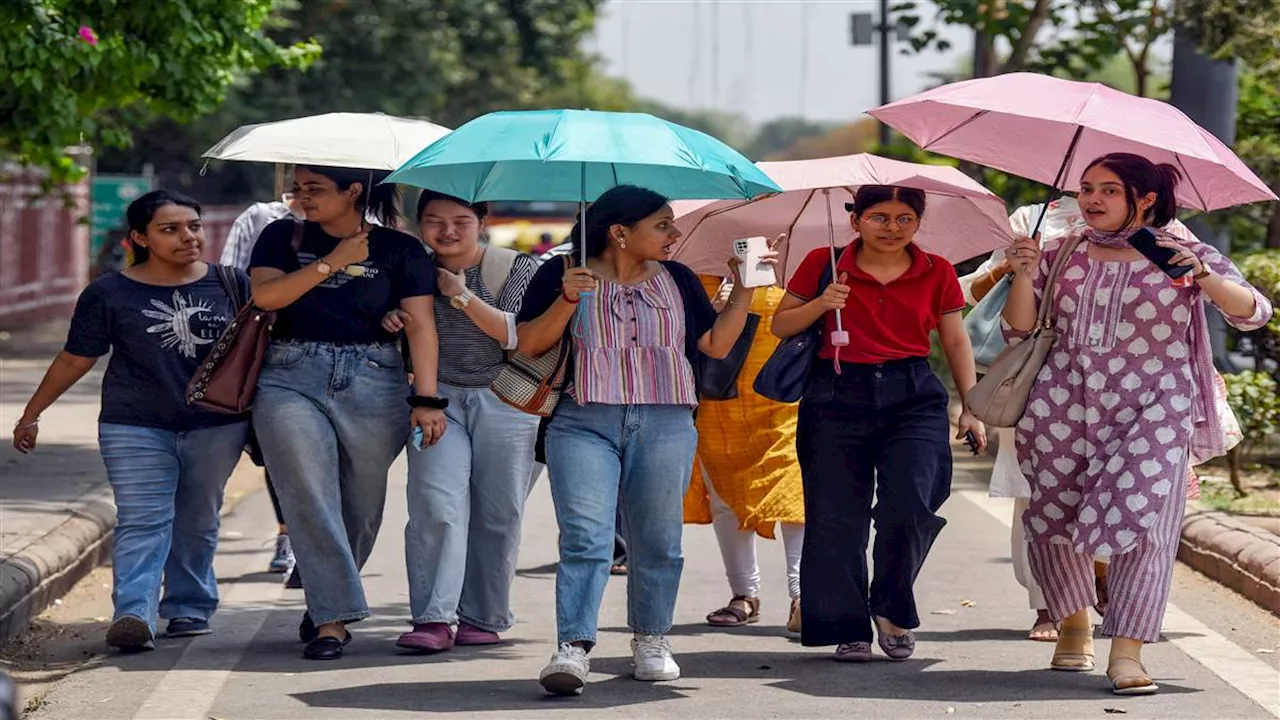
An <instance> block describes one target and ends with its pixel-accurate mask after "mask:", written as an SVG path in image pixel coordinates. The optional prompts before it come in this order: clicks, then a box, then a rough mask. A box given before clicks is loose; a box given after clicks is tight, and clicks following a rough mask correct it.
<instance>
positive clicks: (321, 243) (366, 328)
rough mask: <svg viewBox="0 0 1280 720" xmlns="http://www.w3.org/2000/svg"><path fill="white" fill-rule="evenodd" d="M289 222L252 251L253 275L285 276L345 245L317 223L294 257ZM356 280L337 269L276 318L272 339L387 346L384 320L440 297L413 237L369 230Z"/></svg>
mask: <svg viewBox="0 0 1280 720" xmlns="http://www.w3.org/2000/svg"><path fill="white" fill-rule="evenodd" d="M294 222H295V221H294V220H293V219H291V218H286V219H284V220H277V221H276V222H273V223H271V224H270V225H268V226H267V227H266V228H265V229H264V230H263V231H262V235H260V236H259V237H258V242H257V244H256V245H254V248H253V256H252V259H251V260H250V261H249V269H250V270H251V271H252V269H253V268H256V267H269V268H275V269H277V270H282V271H284V272H286V273H291V272H294V271H296V270H298V269H300V268H302V267H303V266H305V265H309V264H311V263H313V262H315V261H316V260H317V259H319V258H321V257H324V256H325V255H327V254H329V253H331V252H333V249H334V248H336V247H337V246H338V243H339V242H341V239H340V238H336V237H333V236H332V235H329V234H328V233H326V232H325V231H324V229H323V228H321V227H320V225H319V224H317V223H311V222H309V223H306V229H305V230H304V231H303V234H302V246H301V248H300V249H299V250H298V252H297V253H296V254H295V253H294V251H293V223H294ZM360 267H362V268H363V270H362V271H358V274H350V271H348V272H343V271H342V268H337V267H335V268H334V269H333V270H334V272H333V275H331V276H329V277H328V278H326V279H325V280H324V282H322V283H320V284H319V285H317V286H316V287H315V288H314V289H312V290H310V291H308V292H307V293H306V294H305V295H303V296H302V297H300V298H298V299H297V300H296V301H294V303H293V304H292V305H290V306H289V307H286V308H283V309H281V310H279V311H278V312H277V313H276V324H275V329H274V330H273V332H272V335H273V337H276V338H279V339H287V340H308V341H313V342H331V343H366V344H367V343H388V342H393V341H394V340H395V336H394V335H392V334H390V333H388V332H386V331H385V330H383V329H382V317H383V316H384V315H386V314H387V311H389V310H392V309H394V308H397V307H399V306H400V301H401V300H403V299H404V298H410V297H418V296H421V295H435V294H436V267H435V263H434V262H432V260H431V257H430V256H429V255H428V254H427V251H426V250H425V249H424V248H423V247H422V244H421V243H420V242H418V239H417V238H415V237H413V236H412V235H407V234H405V233H402V232H399V231H397V230H391V229H388V228H384V227H376V226H375V227H373V228H370V230H369V258H368V259H367V260H365V261H364V262H362V263H360Z"/></svg>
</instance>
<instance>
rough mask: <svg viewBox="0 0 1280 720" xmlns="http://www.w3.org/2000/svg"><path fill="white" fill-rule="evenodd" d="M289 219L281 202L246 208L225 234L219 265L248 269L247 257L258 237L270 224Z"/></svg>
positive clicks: (287, 210)
mask: <svg viewBox="0 0 1280 720" xmlns="http://www.w3.org/2000/svg"><path fill="white" fill-rule="evenodd" d="M286 217H289V206H288V205H285V204H284V203H282V202H279V201H276V202H269V203H254V204H252V205H250V206H249V207H248V209H246V210H245V211H244V212H242V213H240V216H239V217H237V218H236V221H235V222H234V223H232V224H231V230H230V231H228V232H227V241H226V242H225V243H224V244H223V245H222V258H221V260H220V262H219V264H220V265H226V266H227V267H234V268H240V269H241V270H248V269H249V257H250V256H251V255H252V254H253V246H254V244H255V243H257V242H258V236H259V235H261V234H262V231H263V229H264V228H266V227H267V226H268V225H270V224H271V223H273V222H275V221H277V220H279V219H281V218H286Z"/></svg>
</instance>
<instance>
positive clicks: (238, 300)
mask: <svg viewBox="0 0 1280 720" xmlns="http://www.w3.org/2000/svg"><path fill="white" fill-rule="evenodd" d="M213 267H214V270H215V271H217V273H218V282H219V283H221V284H222V291H223V292H225V293H226V294H227V297H229V298H231V304H232V305H235V307H236V309H237V310H239V309H240V306H241V305H243V304H244V303H245V300H246V295H247V293H246V292H245V289H244V288H242V287H240V280H239V278H237V277H236V274H235V272H234V271H233V270H232V269H231V268H229V267H227V266H226V265H214V266H213Z"/></svg>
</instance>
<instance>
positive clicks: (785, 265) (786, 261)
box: [782, 190, 818, 287]
mask: <svg viewBox="0 0 1280 720" xmlns="http://www.w3.org/2000/svg"><path fill="white" fill-rule="evenodd" d="M817 192H818V191H817V190H810V191H809V197H807V198H805V199H804V204H803V205H801V206H800V212H798V213H796V216H795V219H793V220H792V221H791V225H790V227H788V228H787V254H786V257H784V258H782V278H783V279H782V284H783V286H784V287H785V286H786V282H787V281H786V278H787V271H788V270H789V269H790V268H791V236H792V234H793V233H795V231H796V225H798V224H799V223H800V218H801V217H803V216H804V211H805V210H808V209H809V203H811V202H813V196H814V194H815V193H817Z"/></svg>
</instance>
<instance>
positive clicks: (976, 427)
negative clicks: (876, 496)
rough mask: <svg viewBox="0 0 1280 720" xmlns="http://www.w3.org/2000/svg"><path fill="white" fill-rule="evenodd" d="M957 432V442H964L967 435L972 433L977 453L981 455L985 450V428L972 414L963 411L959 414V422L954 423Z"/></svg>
mask: <svg viewBox="0 0 1280 720" xmlns="http://www.w3.org/2000/svg"><path fill="white" fill-rule="evenodd" d="M956 425H957V426H958V427H959V432H957V433H956V439H957V440H964V439H965V437H964V436H965V435H966V434H967V433H973V439H974V440H976V441H977V443H978V453H979V454H981V453H983V452H985V451H986V449H987V428H986V426H985V425H983V424H982V422H981V421H979V420H978V418H976V417H974V416H973V413H971V412H969V411H968V410H965V411H964V412H962V413H960V420H959V421H957V422H956Z"/></svg>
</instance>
